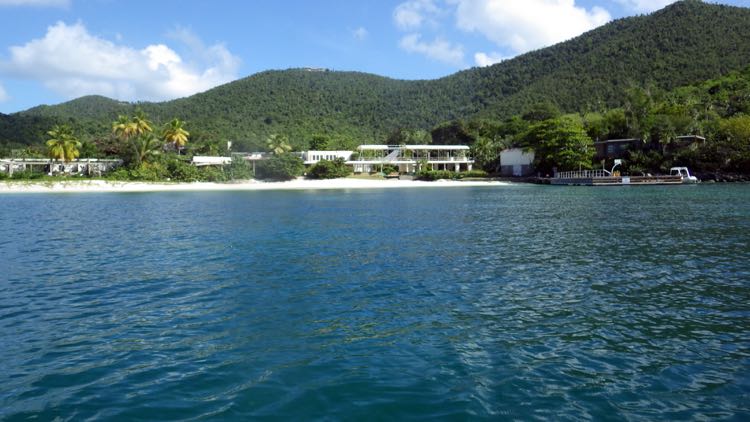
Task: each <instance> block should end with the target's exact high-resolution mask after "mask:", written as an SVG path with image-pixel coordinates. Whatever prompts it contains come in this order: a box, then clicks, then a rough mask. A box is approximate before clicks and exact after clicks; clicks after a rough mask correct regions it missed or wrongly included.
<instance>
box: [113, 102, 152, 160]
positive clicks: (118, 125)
mask: <svg viewBox="0 0 750 422" xmlns="http://www.w3.org/2000/svg"><path fill="white" fill-rule="evenodd" d="M152 131H153V128H152V123H151V121H149V120H148V117H147V116H146V113H144V112H143V110H141V109H137V110H136V112H135V116H133V117H132V118H128V117H127V116H122V115H121V116H118V117H117V120H116V121H115V122H113V123H112V133H113V134H114V135H115V136H117V137H118V138H119V139H121V140H122V141H123V142H127V143H128V144H129V145H130V148H131V149H132V151H133V154H134V157H135V159H136V164H138V165H140V164H141V163H142V162H143V160H144V159H145V158H147V157H148V156H149V155H151V154H152V153H153V150H154V140H155V139H156V138H154V137H153V135H152V134H151V132H152Z"/></svg>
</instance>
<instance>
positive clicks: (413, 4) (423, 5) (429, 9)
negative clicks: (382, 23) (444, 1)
mask: <svg viewBox="0 0 750 422" xmlns="http://www.w3.org/2000/svg"><path fill="white" fill-rule="evenodd" d="M440 12H441V10H440V8H439V7H437V5H436V4H435V2H434V0H409V1H406V2H404V3H401V4H399V5H398V6H396V9H395V10H394V11H393V20H394V21H395V22H396V26H398V28H399V29H401V30H404V31H409V30H414V29H418V28H420V27H421V26H422V25H423V24H425V23H427V22H433V18H434V17H435V16H436V15H438V14H440Z"/></svg>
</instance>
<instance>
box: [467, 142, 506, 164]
mask: <svg viewBox="0 0 750 422" xmlns="http://www.w3.org/2000/svg"><path fill="white" fill-rule="evenodd" d="M498 146H499V145H498V144H497V143H495V142H493V140H492V139H490V138H488V137H485V136H479V137H477V140H476V141H475V142H474V145H472V146H471V153H472V155H473V156H474V160H475V161H476V163H477V165H479V167H481V168H483V169H485V170H487V169H488V167H489V165H490V164H492V163H493V162H494V161H495V160H497V158H498V154H499V148H498Z"/></svg>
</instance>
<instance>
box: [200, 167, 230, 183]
mask: <svg viewBox="0 0 750 422" xmlns="http://www.w3.org/2000/svg"><path fill="white" fill-rule="evenodd" d="M198 174H199V180H201V181H204V182H226V181H227V175H226V174H225V173H224V168H223V167H214V166H206V167H203V168H202V169H200V171H199V172H198Z"/></svg>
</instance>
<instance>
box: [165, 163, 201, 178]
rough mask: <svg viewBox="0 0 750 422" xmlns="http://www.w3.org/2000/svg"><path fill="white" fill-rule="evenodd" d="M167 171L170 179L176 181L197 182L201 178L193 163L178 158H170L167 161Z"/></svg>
mask: <svg viewBox="0 0 750 422" xmlns="http://www.w3.org/2000/svg"><path fill="white" fill-rule="evenodd" d="M167 171H168V172H169V176H168V177H170V178H171V179H172V180H175V181H178V182H197V181H199V180H201V172H200V170H199V169H198V168H197V167H195V166H194V165H192V164H190V163H188V162H186V161H183V160H180V159H171V160H169V161H168V162H167Z"/></svg>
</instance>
